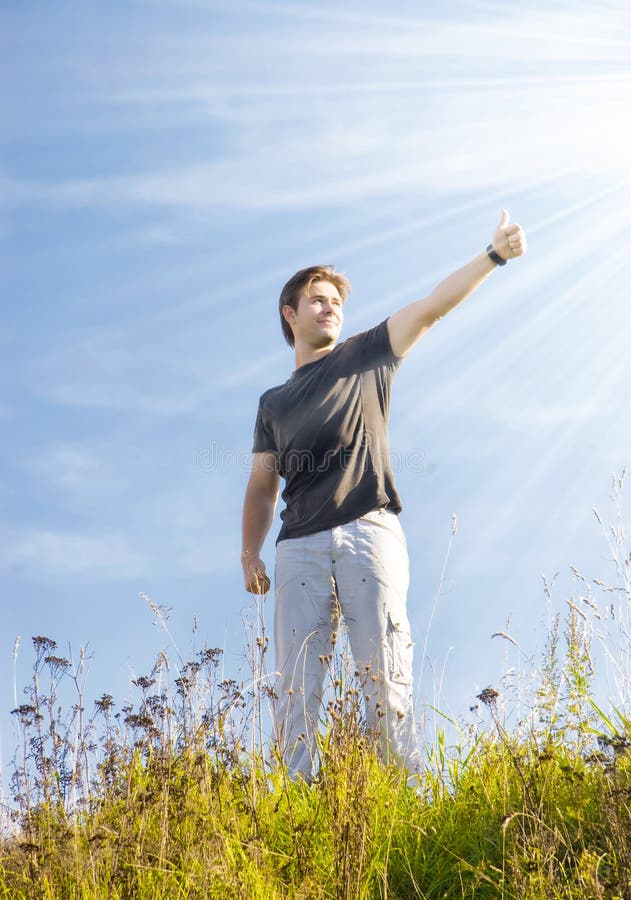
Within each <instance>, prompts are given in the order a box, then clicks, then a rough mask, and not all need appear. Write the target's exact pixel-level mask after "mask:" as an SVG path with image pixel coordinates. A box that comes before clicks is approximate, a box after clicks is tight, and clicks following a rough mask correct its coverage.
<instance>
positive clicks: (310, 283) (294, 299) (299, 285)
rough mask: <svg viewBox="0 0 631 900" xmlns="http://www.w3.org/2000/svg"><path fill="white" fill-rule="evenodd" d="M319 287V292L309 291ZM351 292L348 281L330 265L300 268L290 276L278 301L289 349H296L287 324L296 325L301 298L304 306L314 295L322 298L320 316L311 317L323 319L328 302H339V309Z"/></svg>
mask: <svg viewBox="0 0 631 900" xmlns="http://www.w3.org/2000/svg"><path fill="white" fill-rule="evenodd" d="M318 287H321V288H322V290H321V291H320V292H319V293H317V294H316V291H315V290H314V291H312V288H314V289H315V288H318ZM350 292H351V286H350V283H349V281H348V279H347V278H345V277H344V275H340V274H339V273H338V272H336V271H335V269H334V267H333V266H310V267H309V268H308V269H300V271H299V272H296V274H295V275H292V277H291V278H290V279H289V281H288V282H287V284H286V285H285V287H284V288H283V289H282V291H281V294H280V299H279V301H278V309H279V312H280V322H281V328H282V330H283V334H284V336H285V340H286V341H287V343H288V344H289V346H290V347H294V346H295V338H294V332H293V329H292V326H291V324H290V322H291V321H293V322H294V323H295V322H296V319H297V316H298V312H299V306H300V302H301V299H302V302H303V304H304V303H306V302H308V301H309V299H310V298H313V299H315V298H316V296H321V306H322V314H321V315H320V313H319V312H317V313H314V315H316V316H317V317H318V318H322V319H325V318H326V317H327V315H328V313H327V306H328V303H331V302H333V303H336V301H339V303H338V304H337V305H339V307H340V309H341V305H342V304H343V303H344V301H345V300H346V298H347V296H348V295H349V294H350ZM327 301H328V302H327ZM292 311H293V312H292ZM340 319H341V313H340Z"/></svg>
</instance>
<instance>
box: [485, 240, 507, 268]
mask: <svg viewBox="0 0 631 900" xmlns="http://www.w3.org/2000/svg"><path fill="white" fill-rule="evenodd" d="M486 252H487V253H488V255H489V258H490V259H492V260H493V262H494V263H496V264H497V265H498V266H505V265H506V263H507V262H508V260H506V259H503V258H502V257H501V256H500V255H499V253H496V252H495V250H494V249H493V244H489V246H488V247H487V248H486Z"/></svg>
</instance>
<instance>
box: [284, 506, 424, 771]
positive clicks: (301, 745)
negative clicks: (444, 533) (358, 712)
mask: <svg viewBox="0 0 631 900" xmlns="http://www.w3.org/2000/svg"><path fill="white" fill-rule="evenodd" d="M408 583H409V559H408V553H407V547H406V542H405V535H404V533H403V529H402V528H401V524H400V522H399V517H398V516H397V515H396V513H392V512H390V511H388V510H384V509H380V510H375V511H373V512H370V513H368V514H367V515H365V516H362V517H361V518H360V519H356V520H355V521H353V522H349V523H348V524H346V525H339V526H337V527H335V528H332V529H329V530H328V531H319V532H317V533H316V534H310V535H307V536H306V537H300V538H290V539H287V540H283V541H280V542H279V543H278V544H277V546H276V569H275V614H274V639H275V647H276V667H277V670H278V672H279V676H278V680H277V683H276V686H275V692H276V696H277V700H276V737H277V740H278V744H279V748H280V751H281V754H282V756H283V758H284V760H285V761H286V763H287V764H288V766H289V769H290V771H291V773H292V775H294V776H295V775H301V776H303V777H304V778H306V779H307V780H308V779H309V778H310V777H311V772H312V764H313V761H314V756H315V753H314V750H315V734H316V732H317V728H318V721H319V717H320V704H321V701H322V696H323V683H324V678H325V674H326V667H327V657H328V655H329V654H330V653H331V650H332V633H333V632H334V631H337V629H338V627H339V614H340V611H341V613H342V615H343V617H344V622H345V624H346V629H347V632H348V637H349V642H350V646H351V651H352V654H353V658H354V662H355V668H356V670H358V671H359V672H360V673H361V674H362V676H363V681H364V687H363V693H364V700H365V707H366V719H367V723H368V726H369V727H370V728H373V729H375V731H377V732H378V733H379V738H380V749H381V754H382V757H383V758H384V760H392V761H395V762H397V763H398V764H399V765H401V766H403V767H405V768H407V769H408V770H409V771H410V773H412V774H413V773H417V772H420V769H421V757H420V751H419V749H418V743H417V737H416V728H415V723H414V714H413V707H412V682H413V676H412V646H413V645H412V639H411V636H410V624H409V621H408V617H407V612H406V597H407V589H408ZM323 658H324V661H323ZM364 673H366V674H365V675H364Z"/></svg>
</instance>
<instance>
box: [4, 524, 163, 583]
mask: <svg viewBox="0 0 631 900" xmlns="http://www.w3.org/2000/svg"><path fill="white" fill-rule="evenodd" d="M0 566H1V567H2V568H3V569H5V570H7V569H15V568H19V569H23V568H24V569H27V570H28V573H29V576H30V577H32V578H34V579H38V578H46V577H48V576H49V575H55V574H61V575H63V574H75V575H81V574H84V575H88V574H91V575H94V576H98V577H99V578H108V577H111V578H121V577H127V576H134V575H139V574H142V573H146V571H147V563H146V560H145V559H144V558H143V556H142V555H141V554H139V553H137V552H136V551H135V550H134V549H133V548H132V547H130V545H129V544H128V543H127V542H126V541H125V540H123V539H121V538H119V537H117V536H115V535H102V536H88V535H84V534H76V533H74V534H73V533H63V532H59V531H50V530H47V529H40V528H32V529H25V530H24V531H23V532H22V534H20V535H18V536H16V537H7V539H6V540H5V541H4V543H3V547H2V549H1V550H0Z"/></svg>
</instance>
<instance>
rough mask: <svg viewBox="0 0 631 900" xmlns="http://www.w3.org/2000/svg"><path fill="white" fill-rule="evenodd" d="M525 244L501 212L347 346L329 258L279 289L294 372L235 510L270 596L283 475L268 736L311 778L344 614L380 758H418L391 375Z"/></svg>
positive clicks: (257, 439) (409, 763)
mask: <svg viewBox="0 0 631 900" xmlns="http://www.w3.org/2000/svg"><path fill="white" fill-rule="evenodd" d="M525 251H526V239H525V235H524V233H523V231H522V228H521V226H520V225H517V224H511V223H510V222H509V215H508V212H507V211H506V210H503V211H502V217H501V221H500V223H499V225H498V226H497V228H496V230H495V233H494V235H493V240H492V242H491V244H489V245H488V247H487V249H486V250H484V251H482V252H481V253H480V254H478V255H477V256H476V257H475V258H474V259H473V260H471V262H469V263H467V265H465V266H463V267H462V268H461V269H458V270H457V271H456V272H454V273H453V274H452V275H450V276H449V277H448V278H446V279H445V280H444V281H442V282H441V283H440V284H439V285H438V286H437V287H436V288H435V289H434V290H433V291H432V292H431V293H430V294H429V296H427V297H425V298H424V299H421V300H417V301H416V302H414V303H410V304H409V305H408V306H405V307H403V308H402V309H400V310H398V312H395V313H393V314H392V315H391V316H389V317H388V318H387V319H385V320H384V321H383V322H382V323H381V324H380V325H377V326H376V327H375V328H372V329H370V330H369V331H366V332H363V333H361V334H357V335H354V336H353V337H350V338H348V339H347V340H345V341H343V342H342V343H338V337H339V334H340V330H341V327H342V322H343V318H344V314H343V307H344V301H345V299H346V296H347V295H348V293H349V291H350V285H349V283H348V281H347V280H346V278H344V276H342V275H340V274H339V273H337V272H335V271H334V269H333V268H332V267H330V266H313V267H311V268H308V269H302V270H301V271H300V272H297V273H296V274H295V275H294V276H293V277H292V278H291V279H290V280H289V281H288V282H287V284H286V285H285V287H284V288H283V291H282V293H281V296H280V302H279V309H280V316H281V327H282V330H283V333H284V335H285V338H286V340H287V342H288V343H289V344H290V346H292V347H294V348H295V359H296V369H295V371H294V373H293V374H292V376H291V377H290V378H289V380H288V381H286V382H285V384H283V385H280V386H279V387H275V388H272V389H271V390H268V391H266V392H265V393H264V394H263V395H262V396H261V398H260V401H259V408H258V415H257V419H256V426H255V435H254V446H253V460H252V472H251V475H250V479H249V482H248V486H247V489H246V494H245V502H244V507H243V552H242V557H241V559H242V564H243V572H244V579H245V586H246V589H247V590H248V591H250V592H252V593H255V594H265V593H267V592H268V590H269V588H270V579H269V577H268V575H267V574H266V570H265V564H264V563H263V561H262V560H261V558H260V555H259V554H260V550H261V547H262V545H263V542H264V540H265V537H266V535H267V532H268V531H269V528H270V526H271V523H272V520H273V517H274V510H275V508H276V502H277V498H278V490H279V481H280V478H281V477H283V478H284V479H285V489H284V491H283V500H284V501H285V504H286V508H285V510H284V511H283V512H282V513H281V519H282V521H283V525H282V528H281V530H280V533H279V535H278V538H277V542H276V567H275V616H274V639H275V648H276V663H277V669H278V671H279V676H278V681H277V684H276V688H275V691H276V695H277V703H276V737H277V740H278V743H279V747H280V750H281V753H282V755H283V758H284V759H285V761H286V762H287V764H288V766H289V769H290V772H291V773H292V775H293V776H302V777H303V778H305V779H306V780H309V778H310V776H311V772H312V764H313V761H314V747H315V734H316V732H317V727H318V719H319V708H320V703H321V699H322V687H323V682H324V676H325V666H326V662H327V659H328V657H329V654H330V652H331V642H332V640H333V639H334V638H333V635H334V634H335V633H336V632H337V628H338V625H339V618H340V615H342V616H343V617H344V621H345V624H346V628H347V631H348V636H349V641H350V646H351V650H352V653H353V657H354V660H355V667H356V670H357V671H358V672H359V673H360V676H361V679H362V686H363V693H364V698H365V703H366V718H367V722H368V724H369V726H371V727H372V728H374V729H375V731H376V732H377V733H378V734H379V739H380V748H381V753H382V756H383V758H384V759H386V760H393V761H395V762H397V763H398V764H399V765H401V766H402V767H404V768H406V769H407V770H408V772H409V773H410V776H411V777H414V775H415V774H416V773H418V772H419V771H420V768H421V757H420V751H419V748H418V744H417V738H416V731H415V724H414V714H413V706H412V680H413V678H412V640H411V636H410V625H409V622H408V617H407V612H406V596H407V588H408V572H409V560H408V554H407V548H406V543H405V536H404V534H403V531H402V528H401V525H400V523H399V518H398V514H399V512H400V511H401V500H400V498H399V495H398V493H397V489H396V486H395V483H394V477H393V474H392V470H391V467H390V463H389V445H388V435H387V422H388V408H389V398H390V388H391V384H392V379H393V377H394V374H395V372H396V370H397V368H398V366H399V364H400V363H401V361H402V360H403V358H404V357H405V355H406V354H407V352H408V351H409V350H410V348H411V347H412V346H413V344H415V343H416V341H418V340H419V338H420V337H422V336H423V335H424V334H425V333H426V332H427V331H428V330H429V328H431V326H432V325H434V323H435V322H437V321H438V320H439V319H440V318H441V317H442V316H444V315H445V314H446V313H448V312H449V311H450V310H451V309H453V308H454V307H455V306H457V304H458V303H460V302H461V301H462V300H464V299H465V297H467V296H468V295H469V294H471V293H472V291H474V290H475V289H476V288H477V287H478V286H479V285H480V284H481V283H482V282H483V281H484V280H485V279H486V278H487V277H488V276H489V275H490V274H491V272H492V271H493V270H494V269H495V268H496V266H497V265H500V266H503V265H505V264H506V261H507V260H509V259H512V258H515V257H518V256H521V255H522V254H523V253H525Z"/></svg>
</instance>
